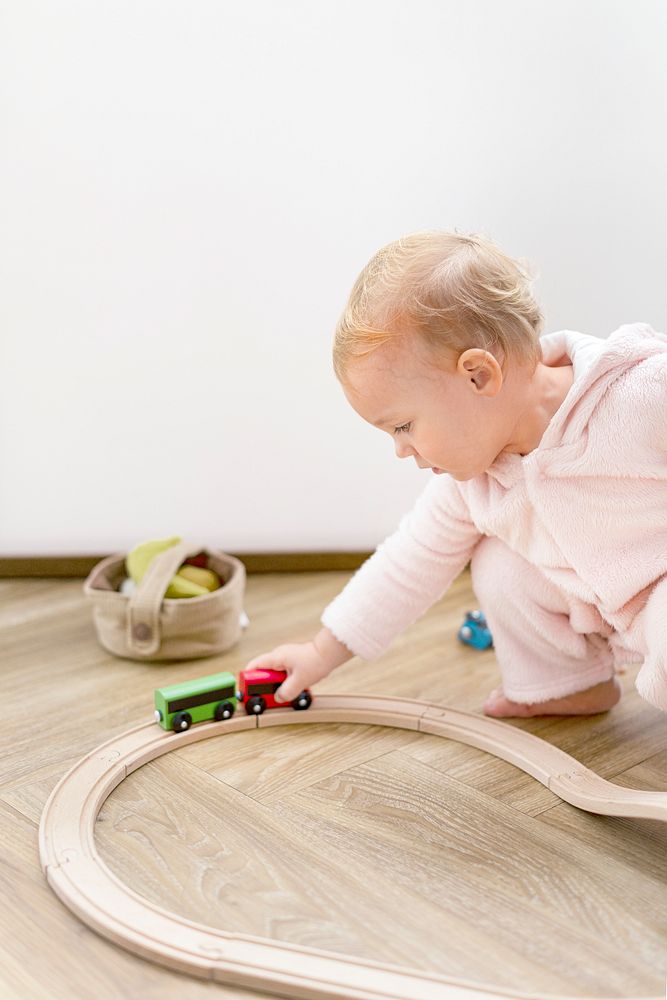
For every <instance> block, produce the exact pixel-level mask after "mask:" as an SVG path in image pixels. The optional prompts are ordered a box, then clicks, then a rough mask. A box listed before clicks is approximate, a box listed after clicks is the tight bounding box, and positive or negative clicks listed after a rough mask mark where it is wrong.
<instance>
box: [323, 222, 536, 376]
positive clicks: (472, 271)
mask: <svg viewBox="0 0 667 1000" xmlns="http://www.w3.org/2000/svg"><path fill="white" fill-rule="evenodd" d="M536 277H537V274H533V273H532V271H531V268H530V265H529V264H528V262H527V261H525V260H524V259H522V258H519V259H517V260H515V259H513V258H512V257H509V256H508V255H507V254H506V253H504V251H503V250H501V249H500V247H498V246H497V245H496V244H495V243H493V242H492V240H490V239H489V238H488V237H486V236H484V235H482V234H479V233H468V234H465V233H458V232H456V230H454V231H453V232H449V231H446V230H426V231H424V232H418V233H412V234H410V235H409V236H404V237H402V239H399V240H396V241H395V242H393V243H389V244H387V246H385V247H383V248H382V249H381V250H379V251H378V252H377V253H376V254H375V255H374V256H373V257H372V258H371V260H370V261H369V262H368V264H366V266H365V268H364V269H363V271H362V272H361V274H360V275H359V277H358V278H357V280H356V282H355V284H354V287H353V289H352V291H351V293H350V297H349V299H348V302H347V305H346V307H345V310H344V312H343V314H342V316H341V317H340V319H339V321H338V324H337V326H336V331H335V335H334V347H333V364H334V371H335V373H336V377H337V378H338V379H339V381H340V382H341V383H344V382H345V377H346V373H347V371H348V369H349V367H350V365H351V364H352V363H353V362H354V361H355V360H358V359H360V358H364V357H367V356H368V355H369V354H371V353H372V352H373V351H374V350H376V349H377V348H378V347H380V346H381V345H382V344H385V343H387V342H388V341H392V340H397V339H398V338H399V337H401V336H403V335H405V334H410V333H414V334H417V335H418V336H419V337H420V339H421V340H422V342H423V343H424V344H425V346H426V347H427V349H428V351H429V354H430V356H431V357H433V358H435V359H436V361H437V358H438V356H440V357H442V356H443V354H444V353H445V352H446V351H448V350H449V351H454V352H456V354H457V356H458V354H460V353H461V352H462V351H465V350H466V349H467V348H469V347H481V348H483V349H484V350H487V351H490V352H491V353H493V354H494V355H495V353H496V351H495V350H494V348H500V350H501V352H502V359H500V358H499V359H498V360H500V361H501V368H502V370H503V373H505V370H506V364H507V363H508V362H516V363H518V364H529V365H531V366H532V370H534V368H535V367H536V366H537V364H538V362H540V361H541V360H542V349H541V346H540V341H539V336H540V332H541V330H542V328H543V326H544V317H543V315H542V313H541V311H540V308H539V306H538V305H537V303H536V301H535V299H534V298H533V295H532V292H531V284H532V282H533V281H534V279H535V278H536Z"/></svg>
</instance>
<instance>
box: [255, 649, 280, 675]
mask: <svg viewBox="0 0 667 1000" xmlns="http://www.w3.org/2000/svg"><path fill="white" fill-rule="evenodd" d="M245 669H246V670H256V669H262V670H286V669H287V667H286V666H285V661H284V657H282V656H281V653H280V649H274V650H272V651H271V652H270V653H262V655H261V656H256V657H255V659H254V660H250V662H249V663H246V665H245Z"/></svg>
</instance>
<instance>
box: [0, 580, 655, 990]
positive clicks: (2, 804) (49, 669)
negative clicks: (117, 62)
mask: <svg viewBox="0 0 667 1000" xmlns="http://www.w3.org/2000/svg"><path fill="white" fill-rule="evenodd" d="M350 575H351V574H350V573H348V572H344V573H338V572H336V573H298V574H285V575H273V574H269V575H257V576H251V577H249V579H248V588H247V597H246V602H245V607H246V611H247V613H248V615H249V616H250V620H251V624H250V627H249V628H248V630H247V631H246V632H245V633H244V635H243V637H242V639H241V641H240V643H239V644H238V645H237V647H236V648H235V649H234V650H232V651H231V652H229V653H227V654H225V655H224V656H220V657H215V658H211V659H208V660H202V661H198V662H197V661H191V662H189V663H185V664H180V665H179V664H168V665H152V666H150V665H142V664H137V663H132V662H130V661H127V660H118V659H115V658H114V657H112V656H110V655H108V654H106V653H105V652H104V651H103V650H102V649H101V648H100V647H99V646H98V644H97V642H96V639H95V635H94V632H93V627H92V622H91V618H90V611H89V609H88V608H87V607H86V605H85V604H84V601H83V596H82V587H81V581H80V580H64V581H62V580H61V581H53V580H15V581H12V580H4V581H0V643H1V647H2V659H1V663H2V678H3V683H2V690H3V703H4V704H3V707H4V711H3V723H4V724H3V727H2V735H1V737H0V739H1V741H2V745H1V751H2V752H1V759H0V768H1V772H0V844H1V845H2V846H1V848H0V851H1V856H2V867H1V869H0V872H1V876H2V906H1V907H0V997H2V1000H5V998H11V997H18V998H21V1000H24V998H32V997H39V998H41V997H44V998H49V1000H51V998H54V1000H58V998H61V997H62V998H68V1000H69V998H76V1000H88V998H90V1000H107V998H109V1000H110V998H114V1000H115V998H123V1000H126V998H135V997H136V998H139V997H142V998H144V1000H158V998H164V997H178V1000H190V998H193V1000H195V998H197V1000H198V998H200V997H205V996H212V995H214V994H215V995H216V996H219V997H221V998H227V997H234V998H245V1000H252V998H257V997H260V996H264V994H259V993H255V992H248V991H245V990H242V989H237V988H235V987H220V986H215V985H213V984H211V983H205V982H200V981H198V980H196V979H191V978H188V977H186V976H183V975H180V974H177V973H172V972H169V971H167V970H166V969H162V968H160V967H159V966H157V965H153V964H151V963H149V962H147V961H144V960H142V959H140V958H135V957H134V956H133V955H131V954H129V953H128V952H125V951H124V950H122V949H120V948H117V947H116V946H114V945H112V944H110V943H108V942H107V941H106V940H104V939H102V938H100V937H98V936H97V935H96V934H95V933H93V932H92V931H90V930H88V928H87V927H86V926H84V925H83V924H82V923H81V922H80V921H79V920H78V919H77V918H76V917H75V916H74V915H73V914H72V913H71V912H70V911H69V910H67V909H66V908H65V907H64V906H63V905H62V904H61V903H60V902H59V900H58V899H57V898H56V896H55V895H54V894H53V893H52V891H51V890H50V888H49V887H48V886H47V884H46V882H45V879H44V877H43V875H42V873H41V870H40V867H39V860H38V854H37V829H38V824H39V818H40V814H41V810H42V808H43V806H44V803H45V801H46V799H47V796H48V794H49V792H50V791H51V789H52V788H53V786H54V785H55V784H56V782H57V781H58V780H59V778H60V777H61V776H62V775H63V773H64V772H65V771H66V770H67V769H68V768H69V767H70V766H71V765H72V764H74V762H75V761H76V760H78V759H79V757H81V756H82V755H83V754H84V753H86V752H87V751H89V750H91V749H93V748H94V747H95V746H97V745H98V744H99V743H101V742H102V741H104V740H106V739H108V738H109V737H111V736H113V735H116V734H118V733H120V732H122V731H124V730H125V729H128V728H130V727H132V726H136V725H137V724H139V723H141V722H143V721H145V720H147V719H150V717H151V716H152V711H153V709H152V694H153V689H154V688H155V687H158V686H162V685H164V684H169V683H173V682H175V681H177V680H180V679H186V678H190V677H197V676H200V675H203V674H207V673H213V672H214V671H216V670H218V669H226V670H231V671H232V672H237V671H238V670H239V669H241V668H242V667H243V666H244V665H245V664H246V663H247V661H248V660H249V659H251V658H252V657H253V656H255V655H257V654H259V653H261V652H264V651H266V650H268V649H270V648H272V647H273V646H274V645H276V644H278V643H279V642H284V641H288V640H296V641H300V640H305V639H308V638H310V637H311V636H312V635H313V634H314V632H315V631H316V630H317V629H318V627H319V614H320V612H321V610H322V609H323V607H324V606H325V605H326V604H327V603H328V601H329V600H331V598H333V597H334V596H335V594H336V593H338V592H339V590H340V589H341V587H342V585H343V584H344V583H345V581H346V580H347V579H349V577H350ZM476 606H477V603H476V601H475V598H474V595H473V593H472V590H471V587H470V578H469V575H468V573H467V572H465V573H464V574H462V576H461V577H460V578H459V580H458V581H457V583H456V584H455V585H454V586H453V587H452V588H451V589H450V591H449V592H448V594H447V595H446V597H445V598H444V599H443V600H442V601H440V602H439V603H438V604H437V605H435V606H434V607H433V608H432V609H431V610H430V611H429V613H428V614H427V615H425V616H424V617H423V618H422V619H421V620H420V621H419V622H418V623H417V624H416V625H414V626H413V627H412V628H410V629H408V630H407V631H406V632H405V633H404V634H403V635H402V636H400V637H399V638H398V639H397V640H396V641H395V642H394V644H393V646H392V647H391V649H390V650H389V652H387V653H386V654H385V656H384V657H382V659H380V660H379V661H376V662H375V663H364V662H363V661H361V660H358V659H354V660H351V661H350V662H349V663H348V664H346V665H345V666H343V667H341V668H339V669H338V670H337V671H335V672H334V674H332V675H331V677H329V678H327V680H325V681H323V682H322V683H321V684H320V685H319V686H318V687H317V688H316V689H315V693H317V691H318V690H319V691H321V692H350V693H381V694H389V695H395V696H402V697H407V698H421V699H427V700H430V701H434V702H437V703H439V704H443V705H451V706H452V707H455V708H459V709H463V710H465V711H471V712H481V704H482V701H483V699H484V696H485V695H486V693H487V692H488V691H489V690H490V689H491V687H493V686H494V685H495V684H497V683H498V671H497V667H496V663H495V658H494V654H493V652H492V651H487V652H479V651H477V650H473V649H470V648H468V647H464V646H462V645H461V644H460V643H459V642H458V640H457V638H456V631H457V628H458V626H459V625H460V623H461V621H462V618H463V612H464V611H465V610H466V609H467V608H472V607H476ZM636 671H637V667H636V666H629V667H628V668H627V672H626V673H624V674H623V675H622V677H621V681H622V684H623V687H624V697H623V699H622V701H621V703H620V704H619V705H618V706H617V707H616V708H614V709H613V710H612V711H611V712H610V713H607V714H602V715H597V716H592V717H588V718H575V719H554V718H545V719H528V720H516V721H512V722H510V723H509V724H510V725H516V726H520V727H521V728H522V729H527V730H528V731H530V732H532V733H536V734H537V735H539V736H542V737H543V738H544V739H546V740H549V741H550V742H552V743H553V744H555V745H556V746H559V747H562V748H563V749H564V750H566V751H567V752H568V753H570V754H572V755H573V756H575V757H576V758H578V759H579V760H580V761H582V762H583V763H584V764H585V765H587V766H588V767H591V768H593V769H595V770H596V771H598V772H599V773H600V774H601V775H603V776H604V777H605V778H610V779H613V780H614V781H615V782H617V783H618V784H620V785H628V786H633V787H637V788H647V789H655V790H667V778H666V772H667V715H665V714H664V713H661V712H659V711H658V710H657V709H654V708H652V707H651V706H649V705H648V704H646V703H645V702H643V701H642V700H641V699H640V698H639V696H638V695H637V693H636V691H635V690H634V688H633V679H634V677H635V675H636ZM97 841H98V844H99V850H100V853H101V855H102V856H103V858H104V859H105V861H106V862H107V864H108V865H109V866H110V867H111V868H112V869H113V870H114V871H115V872H117V873H118V874H119V875H120V877H121V878H122V879H123V880H124V881H125V882H126V883H127V884H128V885H130V886H132V887H133V888H134V889H135V890H136V891H138V892H140V893H142V894H144V895H145V896H146V897H148V898H149V899H151V900H154V901H157V902H159V903H160V904H161V905H163V906H165V907H167V908H169V909H170V910H174V911H176V912H178V913H181V914H184V915H186V916H187V917H189V918H190V919H192V920H196V921H200V922H202V923H204V924H209V925H213V926H215V927H218V928H222V929H225V930H231V931H239V932H243V933H247V934H253V935H258V936H266V937H274V938H278V939H281V940H284V941H288V942H297V943H299V944H302V945H308V946H312V947H316V948H324V949H328V950H332V951H337V952H343V953H348V954H352V955H360V956H365V957H367V958H371V959H375V960H379V961H383V962H393V963H396V964H399V965H403V966H409V967H411V968H417V969H423V970H434V971H438V972H440V973H442V974H444V975H451V976H458V977H461V978H465V979H474V980H477V981H480V982H482V983H484V984H486V985H487V986H488V985H493V986H500V987H503V988H505V989H507V990H509V991H512V990H517V991H522V992H526V993H530V992H531V991H533V992H541V993H553V994H557V995H571V996H582V997H584V996H585V997H663V996H664V995H665V978H666V975H667V824H661V823H659V822H658V821H649V820H636V821H634V820H623V819H610V818H606V817H601V816H596V815H592V814H589V813H586V812H583V811H581V810H578V809H576V808H574V807H573V806H570V805H568V804H566V803H563V802H561V800H560V799H558V798H557V797H556V796H555V795H554V794H552V793H551V792H549V791H548V790H547V789H546V788H544V786H543V785H541V784H539V783H538V782H536V781H535V780H534V779H532V778H530V777H528V776H527V775H525V774H524V773H523V772H521V771H519V770H518V769H516V768H514V767H512V766H511V765H510V764H507V763H505V762H503V761H499V760H497V759H495V758H493V757H491V756H489V755H488V754H485V753H484V752H482V751H479V750H475V749H473V748H471V747H467V746H463V745H461V744H457V743H453V742H449V741H447V740H443V739H439V738H437V737H433V736H428V735H424V734H418V733H414V732H406V731H399V730H393V729H388V728H380V727H372V726H360V725H312V726H303V727H299V726H294V727H291V726H290V727H287V728H279V729H275V730H273V729H268V730H253V731H249V732H241V733H234V734H230V735H228V736H225V737H224V738H221V739H219V740H218V739H211V740H207V741H204V742H203V743H199V744H195V745H192V746H190V747H185V748H183V749H182V750H180V751H174V752H173V753H171V754H169V755H167V756H165V757H162V758H160V759H159V760H156V761H154V762H153V763H151V764H147V765H145V766H144V767H142V768H140V769H139V770H138V771H137V772H135V773H134V774H132V775H131V776H130V777H129V778H127V779H126V781H124V782H123V783H122V784H121V785H120V786H119V787H118V788H117V789H116V790H115V791H114V792H113V794H112V795H111V796H110V798H109V799H108V800H107V802H106V804H105V806H104V807H103V809H102V812H101V813H100V816H99V820H98V823H97Z"/></svg>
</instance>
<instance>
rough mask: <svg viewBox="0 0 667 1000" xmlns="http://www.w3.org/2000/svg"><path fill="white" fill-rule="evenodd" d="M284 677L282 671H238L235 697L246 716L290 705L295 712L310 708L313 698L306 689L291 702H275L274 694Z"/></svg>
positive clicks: (285, 674)
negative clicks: (240, 703)
mask: <svg viewBox="0 0 667 1000" xmlns="http://www.w3.org/2000/svg"><path fill="white" fill-rule="evenodd" d="M286 677H287V673H286V672H285V671H284V670H269V669H268V668H260V667H256V668H254V669H252V670H240V671H239V690H238V692H237V697H238V700H239V701H240V702H243V705H244V707H245V710H246V712H247V714H248V715H261V714H262V712H265V711H266V709H267V708H287V707H289V706H290V705H291V706H292V708H293V709H295V711H297V712H298V711H303V710H304V709H306V708H310V705H311V704H312V701H313V697H312V695H311V693H310V691H308V690H307V689H306V690H305V691H302V692H301V693H300V694H298V695H297V696H296V698H295V699H294V700H293V701H284V702H278V701H276V699H275V693H276V691H277V690H278V688H279V687H280V685H281V684H282V682H283V681H284V680H285V678H286Z"/></svg>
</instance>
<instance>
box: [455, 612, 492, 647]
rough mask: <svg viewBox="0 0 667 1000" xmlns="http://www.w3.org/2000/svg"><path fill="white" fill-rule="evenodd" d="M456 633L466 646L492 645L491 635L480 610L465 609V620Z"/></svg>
mask: <svg viewBox="0 0 667 1000" xmlns="http://www.w3.org/2000/svg"><path fill="white" fill-rule="evenodd" d="M457 634H458V638H459V639H460V640H461V642H463V643H465V645H466V646H474V647H475V649H489V647H490V646H493V637H492V635H491V632H490V631H489V627H488V625H487V624H486V618H485V617H484V615H483V614H482V612H481V611H466V617H465V621H464V623H463V625H462V626H461V628H460V629H459V631H458V633H457Z"/></svg>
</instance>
